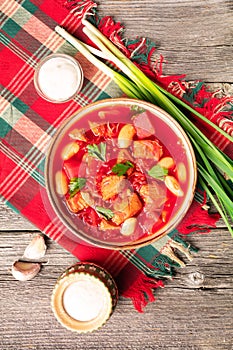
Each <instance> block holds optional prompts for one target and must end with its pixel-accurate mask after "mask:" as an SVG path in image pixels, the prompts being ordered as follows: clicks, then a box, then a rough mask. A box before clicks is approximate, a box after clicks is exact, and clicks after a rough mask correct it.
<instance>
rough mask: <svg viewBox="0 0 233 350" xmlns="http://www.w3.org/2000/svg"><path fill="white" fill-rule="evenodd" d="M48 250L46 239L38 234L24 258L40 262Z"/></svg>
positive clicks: (25, 252) (28, 247) (27, 248)
mask: <svg viewBox="0 0 233 350" xmlns="http://www.w3.org/2000/svg"><path fill="white" fill-rule="evenodd" d="M46 249H47V247H46V244H45V240H44V237H43V236H42V235H40V234H37V235H36V236H35V237H34V238H33V240H32V241H31V242H30V243H29V245H28V246H27V247H26V249H25V251H24V254H23V258H24V259H29V260H39V259H41V258H43V257H44V256H45V252H46Z"/></svg>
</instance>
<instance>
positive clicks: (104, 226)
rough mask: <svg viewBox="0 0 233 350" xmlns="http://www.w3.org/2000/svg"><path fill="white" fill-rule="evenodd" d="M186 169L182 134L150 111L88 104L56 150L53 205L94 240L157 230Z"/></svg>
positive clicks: (172, 208) (168, 215) (121, 239)
mask: <svg viewBox="0 0 233 350" xmlns="http://www.w3.org/2000/svg"><path fill="white" fill-rule="evenodd" d="M188 169H189V167H188V166H187V156H186V151H185V149H184V146H183V143H182V141H181V139H179V138H178V137H177V136H176V134H175V132H174V131H173V130H172V128H171V127H168V126H167V125H166V123H165V121H164V120H162V119H160V118H158V117H157V116H156V118H155V114H154V113H152V112H151V111H150V110H147V109H146V110H145V109H143V108H141V107H138V106H137V105H133V104H129V105H127V104H123V103H122V105H119V104H118V105H117V106H114V105H112V106H111V105H107V106H104V107H102V108H101V109H100V108H94V109H93V110H91V112H90V111H89V112H88V113H86V114H85V113H84V114H83V115H82V116H81V118H80V119H79V120H76V121H75V123H70V125H69V128H68V129H66V131H65V133H63V135H62V138H61V141H60V144H59V145H58V147H57V149H56V154H55V159H54V162H53V169H52V174H53V182H54V188H55V191H56V197H57V199H56V200H57V207H59V210H60V211H62V213H63V216H64V217H65V218H68V219H67V220H69V221H72V226H73V227H76V228H77V231H81V232H83V233H84V235H85V236H87V237H89V238H93V239H94V241H99V242H108V243H113V244H114V243H116V244H120V245H121V244H122V245H123V244H125V243H127V242H132V241H138V240H139V241H140V240H141V239H144V238H145V237H148V238H149V237H150V236H151V235H158V236H159V235H160V234H161V233H163V232H164V229H165V228H166V227H167V226H168V224H169V222H170V221H171V219H172V218H173V217H174V216H175V215H176V214H177V212H178V210H179V209H180V207H181V205H182V202H183V200H184V196H185V193H186V192H187V187H188V179H189V173H188V172H189V170H188Z"/></svg>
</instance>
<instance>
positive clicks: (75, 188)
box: [69, 177, 87, 198]
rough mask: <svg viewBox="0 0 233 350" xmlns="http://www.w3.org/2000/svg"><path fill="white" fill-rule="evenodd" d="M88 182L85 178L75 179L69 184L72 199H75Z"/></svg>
mask: <svg viewBox="0 0 233 350" xmlns="http://www.w3.org/2000/svg"><path fill="white" fill-rule="evenodd" d="M86 182H87V180H86V179H85V178H83V177H73V178H72V179H71V180H70V183H69V194H70V198H72V197H74V196H75V195H76V193H78V192H79V191H80V190H81V189H82V188H83V187H84V186H85V185H86Z"/></svg>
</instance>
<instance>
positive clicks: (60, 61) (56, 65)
mask: <svg viewBox="0 0 233 350" xmlns="http://www.w3.org/2000/svg"><path fill="white" fill-rule="evenodd" d="M34 85H35V88H36V90H37V92H38V94H39V95H40V96H41V97H43V98H44V99H45V100H47V101H49V102H53V103H63V102H67V101H69V100H71V99H72V98H73V97H74V96H75V95H76V94H77V93H78V92H79V91H80V89H81V87H82V85H83V70H82V68H81V66H80V64H79V62H78V61H77V60H76V59H74V58H73V57H71V56H69V55H67V54H61V53H56V54H51V55H48V56H46V57H45V58H44V59H43V60H42V61H41V62H40V63H39V64H38V66H37V67H36V71H35V74H34Z"/></svg>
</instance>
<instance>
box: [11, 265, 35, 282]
mask: <svg viewBox="0 0 233 350" xmlns="http://www.w3.org/2000/svg"><path fill="white" fill-rule="evenodd" d="M40 268H41V265H40V264H39V263H31V262H23V261H15V262H14V264H13V265H12V268H11V272H12V275H13V276H14V278H15V279H17V280H18V281H23V282H24V281H28V280H31V279H32V278H33V277H35V276H36V275H37V274H38V272H39V271H40Z"/></svg>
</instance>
